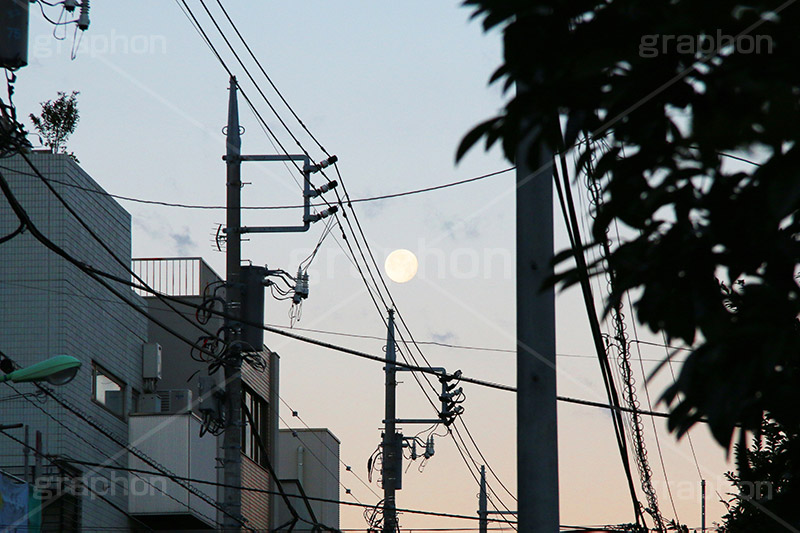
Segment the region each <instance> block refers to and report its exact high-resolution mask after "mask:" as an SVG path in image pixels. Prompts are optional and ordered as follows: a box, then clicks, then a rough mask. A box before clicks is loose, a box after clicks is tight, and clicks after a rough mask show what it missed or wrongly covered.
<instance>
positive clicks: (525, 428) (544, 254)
mask: <svg viewBox="0 0 800 533" xmlns="http://www.w3.org/2000/svg"><path fill="white" fill-rule="evenodd" d="M524 90H525V88H524V87H522V86H521V85H517V92H518V94H519V93H520V92H523V91H524ZM530 151H531V137H530V136H528V137H527V138H524V139H523V140H522V142H521V143H520V145H519V147H518V150H517V157H516V165H517V201H516V203H517V491H518V498H519V515H518V520H519V525H518V526H517V527H518V530H519V531H535V532H536V533H557V532H558V531H559V519H558V433H557V430H556V354H555V352H556V343H555V293H554V290H553V289H548V290H546V291H541V288H542V282H543V281H544V280H545V279H547V278H548V277H549V276H551V275H552V272H553V269H552V267H551V266H550V260H551V258H552V256H553V169H552V163H553V154H552V152H549V151H547V150H543V151H542V152H541V153H530Z"/></svg>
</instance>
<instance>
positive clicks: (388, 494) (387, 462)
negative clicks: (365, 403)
mask: <svg viewBox="0 0 800 533" xmlns="http://www.w3.org/2000/svg"><path fill="white" fill-rule="evenodd" d="M396 360H397V352H396V351H395V344H394V309H389V325H388V328H387V331H386V361H387V363H386V367H385V373H386V413H385V416H384V420H385V421H384V426H383V442H382V444H381V446H382V448H383V461H382V462H381V478H382V479H383V533H396V532H397V503H396V501H395V491H396V490H397V488H398V486H397V485H398V483H397V481H398V479H399V476H400V470H401V469H402V464H399V463H400V461H402V455H401V454H402V449H401V448H400V443H399V442H398V441H397V435H396V433H397V430H396V427H395V420H396V418H397V412H396V411H397V409H396V391H397V367H396V366H395V365H394V362H395V361H396Z"/></svg>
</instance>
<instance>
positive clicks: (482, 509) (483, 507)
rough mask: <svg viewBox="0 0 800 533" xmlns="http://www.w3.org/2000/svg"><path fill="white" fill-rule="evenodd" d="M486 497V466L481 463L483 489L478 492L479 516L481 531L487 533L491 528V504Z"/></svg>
mask: <svg viewBox="0 0 800 533" xmlns="http://www.w3.org/2000/svg"><path fill="white" fill-rule="evenodd" d="M487 503H488V502H487V497H486V467H485V466H484V465H481V489H480V492H479V493H478V518H480V521H479V524H480V525H479V526H478V527H479V528H480V533H487V531H488V530H489V520H488V518H489V506H488V505H487Z"/></svg>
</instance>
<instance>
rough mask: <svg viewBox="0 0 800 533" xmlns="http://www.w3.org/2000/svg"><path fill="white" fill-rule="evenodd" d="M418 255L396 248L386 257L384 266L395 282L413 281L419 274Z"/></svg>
mask: <svg viewBox="0 0 800 533" xmlns="http://www.w3.org/2000/svg"><path fill="white" fill-rule="evenodd" d="M418 266H419V264H418V263H417V256H415V255H414V253H413V252H410V251H408V250H395V251H394V252H392V253H390V254H389V257H387V258H386V262H385V263H384V265H383V268H384V269H385V270H386V275H387V276H389V279H391V280H392V281H394V282H395V283H405V282H407V281H411V280H412V279H413V278H414V276H415V275H416V274H417V267H418Z"/></svg>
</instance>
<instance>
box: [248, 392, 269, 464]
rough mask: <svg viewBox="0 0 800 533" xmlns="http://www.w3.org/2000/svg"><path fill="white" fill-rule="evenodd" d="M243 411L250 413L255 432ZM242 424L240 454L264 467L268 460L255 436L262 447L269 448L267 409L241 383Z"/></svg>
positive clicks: (254, 393) (255, 394) (261, 399)
mask: <svg viewBox="0 0 800 533" xmlns="http://www.w3.org/2000/svg"><path fill="white" fill-rule="evenodd" d="M245 409H247V410H248V411H250V416H251V417H252V418H253V424H254V426H255V429H256V430H255V431H253V427H252V426H251V425H250V420H249V419H248V418H247V415H246V414H245V412H244V410H245ZM242 422H243V424H242V453H243V454H245V455H246V456H247V457H249V458H250V459H252V460H253V461H255V462H256V463H258V464H260V465H261V466H264V467H266V466H267V464H268V462H269V459H268V457H267V455H266V454H265V453H264V450H262V449H261V447H260V446H259V445H258V439H257V438H256V435H258V437H261V442H263V443H264V446H269V407H268V404H267V402H266V401H264V399H263V398H261V396H259V395H258V394H257V393H256V392H255V391H254V390H253V389H251V388H250V387H248V386H247V385H245V384H244V383H242Z"/></svg>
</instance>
